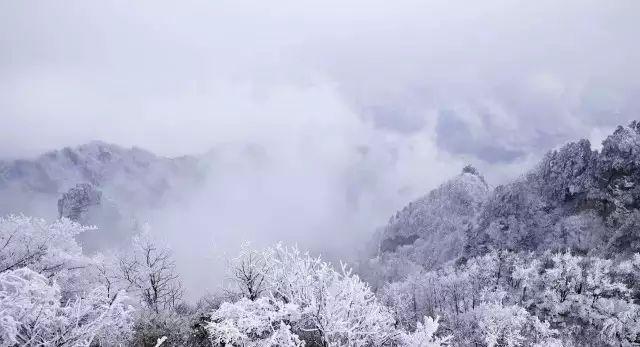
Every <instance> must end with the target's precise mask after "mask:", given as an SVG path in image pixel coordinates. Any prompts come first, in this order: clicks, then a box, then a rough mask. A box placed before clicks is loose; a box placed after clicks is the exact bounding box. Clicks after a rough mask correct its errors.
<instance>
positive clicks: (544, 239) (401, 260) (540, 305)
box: [0, 122, 640, 347]
mask: <svg viewBox="0 0 640 347" xmlns="http://www.w3.org/2000/svg"><path fill="white" fill-rule="evenodd" d="M100 146H104V145H103V144H100ZM74 153H75V152H74V151H73V150H71V149H66V150H65V151H63V152H60V153H57V154H56V153H55V152H54V153H53V154H47V155H44V156H43V157H42V159H43V160H47V159H51V158H53V157H56V156H61V155H62V156H64V160H67V161H72V162H73V165H74V166H79V165H88V164H90V161H89V159H87V158H93V157H92V156H88V157H84V158H80V157H78V155H74ZM100 153H101V154H102V155H101V159H100V160H101V161H102V162H110V161H111V160H112V159H113V156H111V155H107V154H106V153H109V152H108V148H102V150H101V152H100ZM49 167H51V166H49ZM89 167H90V165H89ZM33 168H38V170H41V171H42V170H44V171H42V172H39V174H40V175H42V174H43V172H45V171H46V168H47V166H46V165H43V164H42V163H39V164H33V163H31V164H29V163H28V162H24V161H22V162H21V161H16V162H5V163H4V164H3V166H2V170H1V171H0V172H2V176H0V177H2V180H1V181H0V182H1V185H2V187H3V189H4V191H5V192H6V191H7V190H8V189H15V187H18V186H20V185H21V184H24V183H25V182H28V181H29V180H32V179H34V177H36V176H34V175H33V174H32V172H31V171H30V170H31V169H33ZM52 172H53V171H52ZM99 188H100V187H99V186H97V187H96V186H94V185H92V184H90V183H81V184H78V185H77V186H75V187H74V188H72V189H71V190H70V191H69V192H68V193H66V194H64V195H63V196H61V197H60V198H59V200H58V203H57V208H58V212H59V218H57V219H54V220H50V221H46V220H44V219H42V218H39V217H30V216H27V215H24V214H11V215H7V216H5V217H3V218H1V219H0V345H2V346H117V345H123V346H160V345H162V346H429V347H431V346H490V347H494V346H632V345H636V344H638V343H640V231H639V230H640V226H639V225H640V203H639V201H640V123H638V122H632V123H631V124H630V125H628V126H620V127H618V128H617V129H616V130H615V132H614V133H613V134H611V135H609V136H608V137H607V138H606V140H605V141H604V142H603V143H602V147H601V148H600V149H599V150H593V149H592V148H591V144H590V143H589V141H587V140H580V141H577V142H571V143H568V144H566V145H564V146H562V147H560V148H558V149H556V150H552V151H550V152H548V153H547V154H546V155H545V156H544V158H543V159H542V160H541V161H540V162H539V163H538V164H537V165H536V166H535V167H534V168H533V169H532V170H530V171H529V172H527V173H525V174H523V175H522V176H521V177H520V178H519V179H517V180H515V181H513V182H511V183H508V184H504V185H499V186H497V187H491V186H490V185H489V184H488V183H487V182H486V180H485V178H484V177H483V176H482V175H481V173H479V172H478V170H477V169H476V168H474V167H472V166H467V167H465V168H464V169H463V170H462V173H461V174H459V175H458V176H456V177H454V178H452V179H451V180H449V181H447V182H445V183H443V184H442V185H441V186H440V187H438V188H437V189H435V190H433V191H431V192H429V193H428V194H426V195H425V196H424V197H422V198H420V199H418V200H416V201H413V202H410V203H409V204H408V205H407V206H406V207H404V208H403V209H402V210H400V211H398V212H396V213H395V214H393V215H392V217H391V218H390V220H389V223H388V224H387V225H386V226H384V227H383V228H380V229H378V230H377V232H376V233H375V235H374V236H372V237H370V240H369V241H368V242H367V245H368V246H367V249H366V250H365V251H363V252H360V253H359V255H358V258H357V259H355V260H354V261H352V263H345V262H342V261H339V260H337V261H333V260H332V261H328V260H323V259H322V258H321V257H319V256H316V255H314V254H313V253H311V252H308V251H307V250H305V249H300V248H298V247H297V246H295V245H289V244H286V242H285V241H286V240H283V242H282V243H276V244H273V245H271V246H267V247H252V246H251V244H245V245H243V246H242V247H241V249H240V252H239V253H238V254H235V255H232V256H228V257H226V258H225V260H224V268H225V274H224V276H225V279H226V282H225V286H224V289H223V290H221V291H220V292H218V293H216V295H207V296H204V297H201V298H199V299H197V300H191V301H190V300H186V299H185V297H184V294H185V291H188V290H189V288H185V286H184V284H183V282H182V280H181V274H180V273H179V272H178V271H177V269H176V264H175V260H174V258H173V254H172V251H171V248H170V247H169V245H167V244H164V243H163V242H162V241H161V240H157V239H155V238H154V237H153V235H152V233H150V229H149V228H150V227H149V226H148V225H137V226H136V228H135V231H132V232H131V240H130V242H127V245H128V246H127V247H121V248H120V251H119V252H102V251H93V252H87V251H86V250H83V247H82V246H83V245H85V244H86V245H91V242H90V241H91V240H92V239H91V238H86V237H84V238H83V236H84V235H85V234H89V233H92V232H94V233H109V232H110V231H109V230H99V231H96V230H94V229H96V227H95V226H91V225H83V224H84V223H83V222H85V221H87V220H88V219H87V218H89V217H88V216H89V211H90V210H91V207H92V206H93V205H95V204H96V203H97V202H99V200H100V198H101V192H100V189H99ZM14 193H15V190H14ZM109 213H113V212H108V213H107V214H106V216H109V215H110V214H109ZM102 218H106V217H105V215H103V216H102ZM94 220H95V219H94ZM112 225H113V227H114V228H116V226H115V224H112ZM123 237H124V236H123ZM202 276H207V274H206V273H203V274H202Z"/></svg>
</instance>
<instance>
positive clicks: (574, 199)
mask: <svg viewBox="0 0 640 347" xmlns="http://www.w3.org/2000/svg"><path fill="white" fill-rule="evenodd" d="M465 171H467V172H464V173H462V174H461V175H459V176H458V177H455V178H454V179H453V180H451V181H449V182H447V183H445V184H443V185H442V186H441V187H439V188H437V189H436V190H434V191H432V192H431V193H429V194H428V195H426V196H425V197H424V198H422V199H419V200H417V201H415V202H412V203H410V204H409V205H408V206H406V207H405V208H404V209H403V210H402V211H399V212H398V213H396V215H395V216H393V217H392V218H391V220H390V222H389V224H388V225H387V226H386V227H385V228H384V231H383V232H382V236H381V239H380V242H379V244H380V247H379V257H378V259H381V260H382V262H383V267H386V268H387V269H386V270H384V271H387V272H388V274H387V277H390V278H393V277H394V276H397V275H398V274H400V275H402V273H403V272H404V271H403V270H401V268H403V267H407V266H408V265H415V266H422V267H427V268H429V267H432V266H434V265H438V264H442V263H443V262H446V261H448V260H454V259H458V260H461V261H464V259H466V258H469V257H473V256H477V255H481V254H485V253H487V252H489V251H491V250H496V249H504V250H512V251H539V252H542V251H545V250H561V249H572V250H574V251H576V252H580V253H595V254H599V255H606V256H615V257H619V256H624V255H625V254H630V253H633V252H639V251H640V123H639V122H632V123H631V124H630V125H629V126H620V127H618V128H617V129H616V130H615V132H614V133H613V134H611V135H610V136H609V137H607V139H605V141H604V142H603V146H602V149H601V150H600V151H599V152H598V151H596V150H592V149H591V144H590V143H589V141H587V140H580V141H577V142H572V143H568V144H566V145H564V146H562V147H561V148H559V149H557V150H553V151H550V152H548V153H547V155H546V156H545V157H544V158H543V159H542V160H541V162H540V163H539V164H538V165H537V167H535V168H534V169H533V170H531V171H530V172H528V173H527V174H526V175H524V176H523V177H522V178H521V179H518V180H516V181H514V182H512V183H509V184H506V185H501V186H498V187H496V188H495V189H493V190H490V189H489V188H488V186H487V184H486V183H485V182H484V180H483V179H482V177H481V176H480V175H478V174H477V173H476V172H474V170H472V169H467V170H465ZM394 264H395V265H394Z"/></svg>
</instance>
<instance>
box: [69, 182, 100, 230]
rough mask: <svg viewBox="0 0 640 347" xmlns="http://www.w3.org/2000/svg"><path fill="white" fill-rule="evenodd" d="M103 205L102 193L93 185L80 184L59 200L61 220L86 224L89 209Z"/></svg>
mask: <svg viewBox="0 0 640 347" xmlns="http://www.w3.org/2000/svg"><path fill="white" fill-rule="evenodd" d="M101 203H102V192H100V191H99V190H97V189H96V188H95V187H94V186H92V185H91V184H88V183H81V184H78V185H76V186H75V187H73V188H71V189H69V191H68V192H66V193H64V194H63V195H62V197H61V198H60V199H59V200H58V214H59V218H62V217H65V218H69V219H71V220H73V221H76V222H85V221H86V218H85V216H86V214H87V213H88V212H89V209H91V208H92V207H98V206H100V204H101Z"/></svg>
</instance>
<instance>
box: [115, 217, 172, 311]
mask: <svg viewBox="0 0 640 347" xmlns="http://www.w3.org/2000/svg"><path fill="white" fill-rule="evenodd" d="M120 276H121V279H122V280H123V281H124V283H125V285H126V289H127V291H129V292H132V293H135V295H137V296H138V298H139V299H140V301H141V302H142V303H143V304H144V305H145V307H146V308H148V309H150V310H152V311H153V312H155V313H160V312H161V311H163V310H168V309H172V308H174V307H175V306H176V305H177V304H179V303H180V301H181V299H182V294H183V288H182V283H181V282H180V278H179V276H178V273H177V271H176V265H175V261H174V260H173V258H172V256H171V251H170V249H169V248H168V247H163V246H159V245H158V244H157V243H156V242H154V241H153V239H152V238H151V236H150V234H149V232H148V230H145V231H143V232H142V233H141V234H140V235H137V236H135V237H134V239H133V245H132V250H131V251H130V252H129V254H127V255H125V256H123V257H121V258H120Z"/></svg>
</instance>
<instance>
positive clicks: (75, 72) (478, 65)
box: [0, 1, 640, 261]
mask: <svg viewBox="0 0 640 347" xmlns="http://www.w3.org/2000/svg"><path fill="white" fill-rule="evenodd" d="M638 7H639V6H638V4H637V3H636V2H633V1H616V2H612V3H608V4H602V3H601V2H597V1H587V2H584V1H567V2H563V3H562V4H557V3H556V2H553V1H541V2H536V3H535V4H534V3H527V4H519V3H517V2H511V3H503V2H499V1H490V2H482V3H476V4H462V3H456V2H454V3H450V4H446V5H445V4H444V3H439V2H421V1H400V2H393V3H389V2H384V1H376V2H358V1H355V2H349V3H342V2H340V3H338V2H336V3H331V2H323V3H315V4H304V3H292V2H259V1H255V2H251V1H240V2H227V1H217V2H199V1H187V2H181V3H180V4H179V5H178V4H175V3H170V2H163V1H160V2H155V1H154V2H145V1H142V2H136V3H128V2H121V1H115V2H108V3H100V2H83V1H75V2H74V1H70V2H63V3H58V2H43V3H38V4H33V3H30V2H18V1H8V2H3V3H2V4H1V5H0V19H1V20H0V32H1V34H0V35H1V40H0V49H1V51H2V52H3V53H2V57H1V58H0V75H1V76H2V78H0V91H2V92H1V93H0V111H1V112H0V117H1V118H2V130H1V135H2V136H0V154H1V155H2V157H4V158H32V157H34V156H36V155H38V154H41V153H44V152H46V151H50V150H53V149H59V148H62V147H64V146H76V145H79V144H83V143H87V142H89V141H92V140H102V141H105V142H108V143H114V144H117V145H121V146H125V147H128V146H138V147H141V148H144V149H147V150H150V151H152V152H154V153H156V154H159V155H165V156H179V155H190V154H200V153H204V152H207V151H209V150H211V149H213V150H216V149H220V150H221V151H230V152H231V154H228V158H225V159H223V160H222V161H220V162H216V164H214V165H213V167H212V168H211V170H212V172H211V173H210V174H209V175H208V177H209V178H210V179H209V180H208V181H207V182H208V184H207V186H206V187H203V188H202V189H199V192H198V194H197V196H196V197H195V198H194V199H193V200H189V201H187V202H185V203H184V204H181V206H180V208H181V210H180V212H179V213H178V212H174V211H176V210H175V209H173V207H172V208H171V209H168V210H169V211H163V213H161V215H162V217H159V218H158V219H157V220H156V218H155V217H154V218H153V219H152V220H150V223H151V224H152V226H153V228H154V229H155V230H160V229H161V232H162V235H163V236H164V237H166V238H167V239H168V240H170V241H171V243H172V244H173V245H174V246H173V247H175V248H176V252H177V253H178V254H179V255H184V256H185V257H189V260H190V261H191V260H194V259H193V258H192V257H196V254H194V252H193V251H192V249H193V247H195V246H196V245H200V244H201V242H202V241H203V240H207V242H208V243H211V244H214V243H219V244H220V245H224V246H221V247H223V248H224V247H228V246H229V244H228V243H238V242H239V241H240V240H245V239H246V240H254V241H256V242H268V243H269V242H273V241H276V240H289V241H292V242H299V243H301V244H304V245H305V246H310V247H313V248H316V249H318V250H325V252H336V251H340V252H344V251H345V250H347V251H348V250H350V249H351V247H352V243H353V242H355V241H356V240H359V237H360V236H361V235H367V234H368V233H370V232H371V231H372V230H373V229H374V228H375V227H377V226H380V225H383V224H384V223H385V222H386V220H387V219H388V217H389V216H390V215H391V214H392V213H393V212H394V211H395V210H396V209H398V208H400V207H402V206H403V205H404V204H405V203H406V202H407V201H411V200H413V199H414V198H416V197H418V196H421V195H423V194H424V193H426V192H427V191H429V190H430V189H432V188H434V187H436V186H437V185H438V184H440V183H441V182H443V181H444V180H445V179H446V178H448V177H452V176H453V175H455V174H457V173H458V172H459V171H460V169H461V167H462V166H464V165H465V164H468V163H471V164H474V165H476V166H477V167H478V168H479V169H480V171H481V172H482V173H483V174H484V175H485V176H486V177H487V179H488V181H489V182H490V183H491V184H493V185H495V184H499V183H502V182H504V181H505V180H507V179H511V178H514V177H516V176H517V175H519V174H521V173H522V172H523V169H525V168H529V167H531V166H532V165H533V163H535V161H536V160H538V159H539V157H540V156H541V154H542V153H544V152H545V151H546V150H548V149H550V148H552V147H555V146H557V145H559V144H561V143H563V142H565V141H567V140H570V139H573V138H578V137H584V138H590V139H592V143H594V144H596V145H597V144H598V143H599V142H600V141H601V140H602V139H603V138H604V135H606V134H608V133H609V132H610V131H611V130H612V129H613V128H614V127H615V126H616V125H618V124H619V123H626V122H627V121H628V120H629V119H631V118H633V116H634V113H635V114H637V112H638V111H639V110H640V107H639V106H640V104H639V101H638V100H639V98H638V97H637V96H638V95H639V93H640V86H639V85H638V84H637V81H638V80H639V78H638V77H640V72H639V68H638V65H637V61H638V58H640V48H638V45H636V44H634V41H635V40H636V39H637V33H638V30H637V29H638V23H637V18H636V16H635V15H634V14H635V13H637V12H638V10H640V9H639V8H638ZM245 147H250V148H253V149H254V150H255V152H256V155H255V156H243V157H239V156H235V155H234V153H236V152H237V151H243V149H244V148H245ZM210 218H215V221H212V220H210ZM336 238H340V240H342V241H339V242H337V241H336ZM181 242H184V243H181ZM183 249H184V250H183ZM183 252H184V253H183ZM341 254H343V255H344V253H341Z"/></svg>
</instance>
